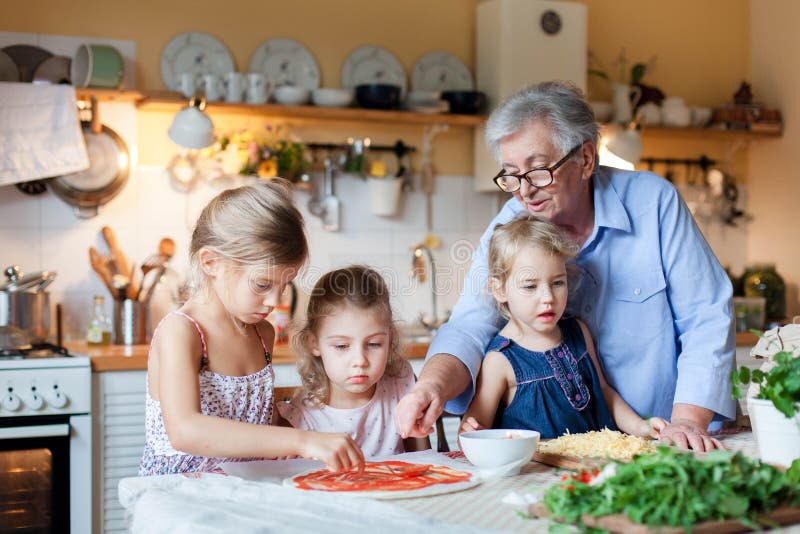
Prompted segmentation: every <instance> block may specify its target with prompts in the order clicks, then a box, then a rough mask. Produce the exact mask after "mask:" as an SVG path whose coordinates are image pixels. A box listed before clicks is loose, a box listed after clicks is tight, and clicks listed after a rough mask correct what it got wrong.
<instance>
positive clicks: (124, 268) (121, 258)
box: [103, 226, 132, 279]
mask: <svg viewBox="0 0 800 534" xmlns="http://www.w3.org/2000/svg"><path fill="white" fill-rule="evenodd" d="M103 238H104V239H105V240H106V244H107V245H108V251H109V252H110V253H111V258H112V259H113V260H114V269H115V270H116V271H117V274H121V275H124V276H127V277H128V279H130V278H131V274H132V273H131V268H130V266H129V265H128V260H127V259H126V258H125V253H123V252H122V249H120V248H119V243H118V242H117V236H116V235H115V234H114V231H113V230H112V229H111V228H110V227H109V226H104V227H103Z"/></svg>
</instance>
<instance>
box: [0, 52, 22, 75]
mask: <svg viewBox="0 0 800 534" xmlns="http://www.w3.org/2000/svg"><path fill="white" fill-rule="evenodd" d="M18 81H19V69H18V68H17V64H16V63H14V60H13V59H11V58H10V57H9V55H8V54H6V53H5V52H3V51H2V50H0V82H18Z"/></svg>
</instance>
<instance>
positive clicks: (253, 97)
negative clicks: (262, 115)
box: [246, 72, 272, 104]
mask: <svg viewBox="0 0 800 534" xmlns="http://www.w3.org/2000/svg"><path fill="white" fill-rule="evenodd" d="M271 92H272V82H271V81H270V80H268V79H267V77H266V75H264V74H262V73H260V72H251V73H250V74H248V75H247V91H246V99H247V103H248V104H264V103H266V101H267V100H269V95H270V93H271Z"/></svg>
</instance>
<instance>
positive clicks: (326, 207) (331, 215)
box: [308, 154, 341, 232]
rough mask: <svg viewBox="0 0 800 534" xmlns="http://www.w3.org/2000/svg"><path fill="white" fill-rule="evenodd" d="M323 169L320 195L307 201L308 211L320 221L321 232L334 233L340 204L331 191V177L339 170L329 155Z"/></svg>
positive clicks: (336, 163) (317, 194) (337, 222)
mask: <svg viewBox="0 0 800 534" xmlns="http://www.w3.org/2000/svg"><path fill="white" fill-rule="evenodd" d="M339 159H341V158H339ZM323 168H324V172H323V180H322V195H320V194H319V192H317V193H316V195H314V196H312V198H311V199H310V200H309V201H308V211H310V212H311V213H312V214H313V215H316V216H317V217H319V218H320V219H322V229H323V230H326V231H328V232H336V231H338V230H339V228H340V211H341V203H340V201H339V199H338V198H337V197H336V194H335V193H334V190H333V175H334V173H335V172H336V171H337V170H338V169H339V163H338V161H336V158H334V157H333V156H332V155H330V154H329V155H326V156H325V159H324V161H323Z"/></svg>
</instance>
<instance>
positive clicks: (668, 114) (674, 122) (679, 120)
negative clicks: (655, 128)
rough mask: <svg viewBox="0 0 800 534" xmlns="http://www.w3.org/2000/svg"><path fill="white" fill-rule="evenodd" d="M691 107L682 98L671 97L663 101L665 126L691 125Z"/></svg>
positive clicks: (662, 112)
mask: <svg viewBox="0 0 800 534" xmlns="http://www.w3.org/2000/svg"><path fill="white" fill-rule="evenodd" d="M690 120H691V117H690V115H689V107H688V106H687V105H686V103H685V102H684V101H683V99H682V98H678V97H670V98H667V99H665V100H664V102H662V103H661V122H662V123H663V124H664V126H680V127H682V126H689V122H690Z"/></svg>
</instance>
